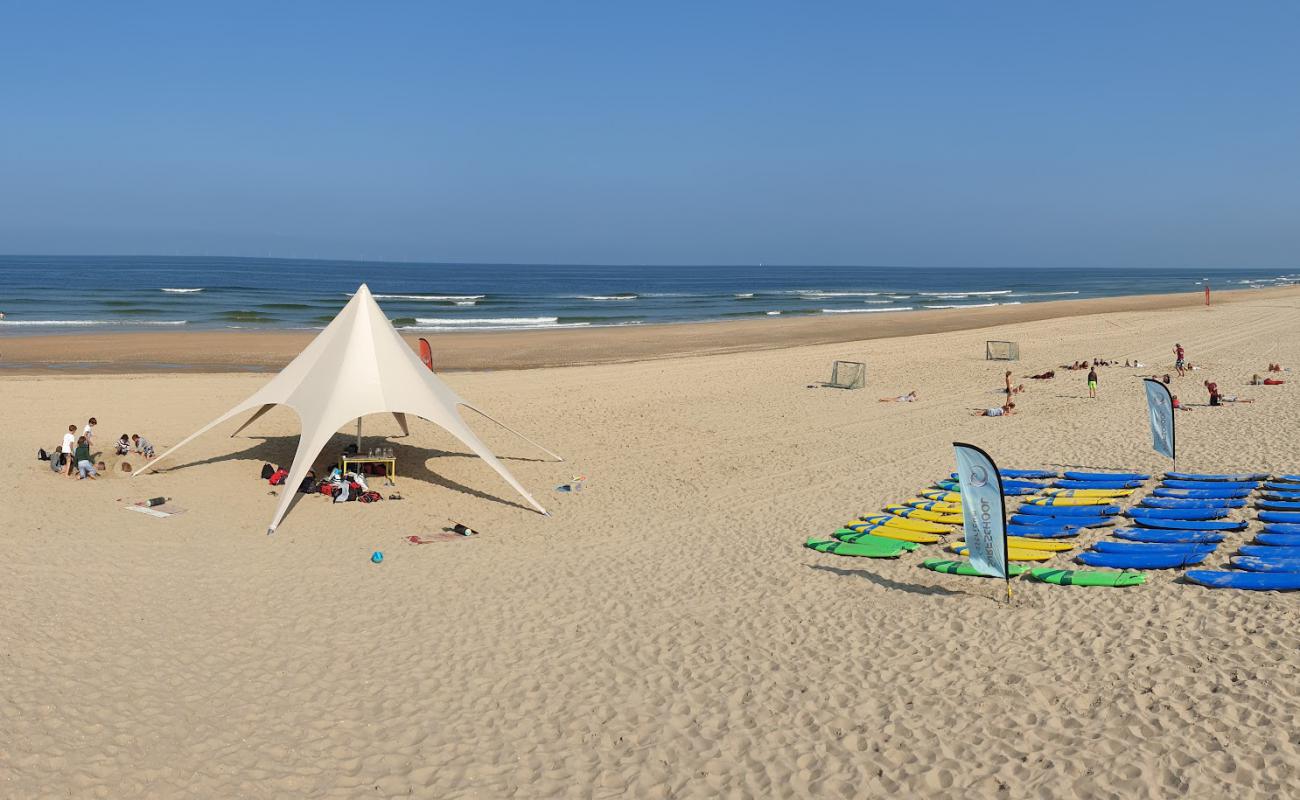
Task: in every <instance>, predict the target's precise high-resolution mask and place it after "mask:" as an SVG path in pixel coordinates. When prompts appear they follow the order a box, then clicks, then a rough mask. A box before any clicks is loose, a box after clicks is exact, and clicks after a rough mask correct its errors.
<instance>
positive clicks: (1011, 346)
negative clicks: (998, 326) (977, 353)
mask: <svg viewBox="0 0 1300 800" xmlns="http://www.w3.org/2000/svg"><path fill="white" fill-rule="evenodd" d="M984 358H985V360H988V361H1019V360H1020V345H1019V344H1018V343H1016V342H985V343H984Z"/></svg>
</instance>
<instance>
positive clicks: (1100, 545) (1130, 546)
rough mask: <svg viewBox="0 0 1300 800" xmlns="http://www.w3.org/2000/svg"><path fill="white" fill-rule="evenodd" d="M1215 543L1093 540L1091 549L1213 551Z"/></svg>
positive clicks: (1179, 551) (1144, 551)
mask: <svg viewBox="0 0 1300 800" xmlns="http://www.w3.org/2000/svg"><path fill="white" fill-rule="evenodd" d="M1217 547H1218V545H1217V544H1212V543H1211V544H1198V543H1195V542H1110V541H1106V540H1104V539H1103V540H1102V541H1100V542H1095V543H1094V544H1093V545H1092V549H1093V550H1095V551H1097V552H1098V553H1213V552H1214V550H1215V548H1217Z"/></svg>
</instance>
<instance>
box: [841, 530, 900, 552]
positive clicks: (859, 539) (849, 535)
mask: <svg viewBox="0 0 1300 800" xmlns="http://www.w3.org/2000/svg"><path fill="white" fill-rule="evenodd" d="M831 536H834V537H835V538H836V539H839V540H840V541H841V542H848V543H849V544H896V545H898V546H900V547H902V548H903V549H904V550H906V551H908V552H909V553H910V552H912V551H913V550H915V549H916V548H918V547H920V546H921V545H919V544H917V543H916V542H904V541H900V540H898V539H890V538H889V537H887V536H876V535H875V534H873V533H871V532H870V531H851V530H849V529H848V528H840V529H839V530H837V531H835V533H832V534H831Z"/></svg>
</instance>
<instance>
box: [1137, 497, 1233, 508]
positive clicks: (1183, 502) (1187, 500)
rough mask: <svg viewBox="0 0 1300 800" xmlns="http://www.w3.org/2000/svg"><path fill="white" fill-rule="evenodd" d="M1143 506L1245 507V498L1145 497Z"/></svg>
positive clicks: (1141, 505)
mask: <svg viewBox="0 0 1300 800" xmlns="http://www.w3.org/2000/svg"><path fill="white" fill-rule="evenodd" d="M1138 505H1139V507H1141V508H1244V507H1245V505H1246V501H1245V500H1236V499H1228V498H1206V499H1204V500H1201V499H1197V498H1195V497H1144V498H1142V502H1141V503H1139V504H1138Z"/></svg>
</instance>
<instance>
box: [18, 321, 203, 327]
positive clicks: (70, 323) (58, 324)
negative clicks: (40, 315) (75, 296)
mask: <svg viewBox="0 0 1300 800" xmlns="http://www.w3.org/2000/svg"><path fill="white" fill-rule="evenodd" d="M186 322H187V320H183V319H0V325H14V326H30V327H48V328H90V327H99V326H106V325H184V324H186Z"/></svg>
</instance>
